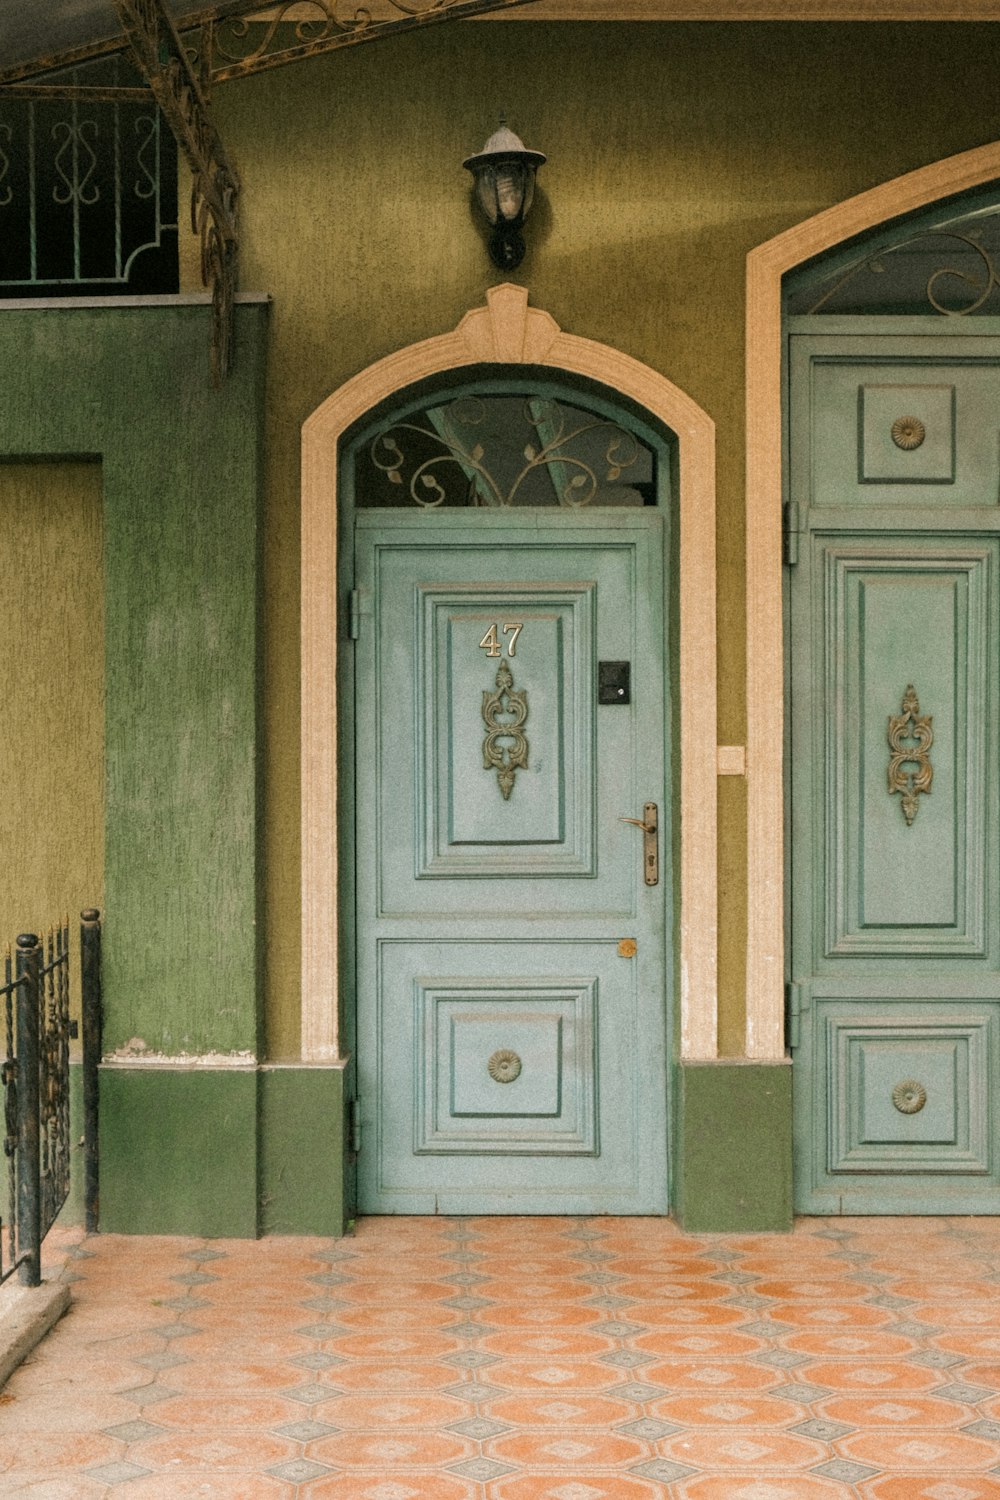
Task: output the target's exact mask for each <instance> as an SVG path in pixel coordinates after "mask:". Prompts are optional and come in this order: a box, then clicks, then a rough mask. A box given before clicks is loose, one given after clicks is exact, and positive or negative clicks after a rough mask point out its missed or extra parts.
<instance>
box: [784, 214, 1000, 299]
mask: <svg viewBox="0 0 1000 1500" xmlns="http://www.w3.org/2000/svg"><path fill="white" fill-rule="evenodd" d="M935 240H944V241H949V242H950V246H951V248H952V252H953V253H955V254H960V253H962V249H964V251H965V252H966V253H968V252H970V251H971V252H972V255H973V256H974V257H975V260H976V261H977V262H978V272H979V274H978V275H973V274H972V272H971V271H968V270H963V269H962V268H961V267H960V266H956V265H942V266H938V267H937V269H936V270H934V271H932V272H931V273H930V275H929V276H928V278H927V281H926V283H925V285H924V295H925V297H926V299H927V302H928V303H929V304H930V306H931V307H932V308H933V310H934V311H935V312H937V313H941V314H942V315H943V316H944V317H948V318H966V317H969V316H970V314H972V313H977V312H979V310H980V309H981V308H982V307H984V306H985V304H986V303H987V301H988V300H989V298H990V296H991V294H992V293H993V290H994V288H996V287H998V286H1000V274H998V272H997V266H996V261H995V258H994V255H993V254H992V253H991V251H990V250H989V249H988V248H987V247H986V246H985V245H984V244H982V243H981V242H980V240H979V239H978V238H977V237H976V235H975V234H974V233H970V234H963V233H961V231H960V230H959V229H958V228H957V227H956V228H947V227H945V226H941V227H938V228H933V229H924V230H922V231H921V232H920V233H919V234H915V235H912V236H911V237H910V238H908V239H904V240H900V241H898V242H897V243H896V244H893V245H886V246H885V247H884V248H883V249H882V250H880V251H879V252H878V253H877V254H875V255H865V256H862V257H861V258H860V259H859V260H856V261H854V262H853V263H852V264H851V265H850V266H848V267H847V269H846V270H845V271H843V272H842V274H841V275H840V276H838V277H837V279H836V280H835V281H834V282H833V284H832V285H830V286H828V287H827V288H826V289H825V290H824V291H823V292H822V294H821V295H820V296H819V297H818V298H816V299H815V300H814V301H812V302H811V303H810V305H809V306H808V307H807V308H805V309H804V311H806V312H808V313H810V314H812V313H818V312H822V311H824V309H825V308H826V305H827V303H829V302H831V301H833V300H834V299H835V298H836V297H837V294H838V293H839V292H841V291H842V290H843V289H844V288H845V287H847V286H849V285H850V283H851V282H853V281H856V279H857V278H859V277H861V276H863V275H864V274H865V272H868V273H870V274H872V275H875V276H882V275H885V274H886V271H887V269H888V267H887V265H886V264H885V262H886V261H887V260H890V259H891V257H892V256H894V255H896V254H898V253H899V252H904V253H905V252H910V251H912V250H913V249H914V247H915V246H918V245H920V244H922V243H925V242H928V241H935ZM944 258H945V257H944V252H942V259H944ZM949 282H950V283H951V284H952V285H953V286H954V284H955V283H958V295H959V296H960V297H961V298H964V299H965V301H964V305H962V304H961V303H959V304H958V305H954V306H949V305H948V304H947V303H946V302H944V301H943V300H942V299H943V295H944V291H943V288H944V286H945V285H947V284H948V283H949ZM835 311H838V312H843V311H844V308H843V307H840V306H838V307H837V308H836V309H835Z"/></svg>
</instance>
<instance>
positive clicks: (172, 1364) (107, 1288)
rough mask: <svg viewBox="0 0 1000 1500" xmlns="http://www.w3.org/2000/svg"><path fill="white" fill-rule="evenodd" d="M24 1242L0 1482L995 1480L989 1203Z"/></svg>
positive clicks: (480, 1487)
mask: <svg viewBox="0 0 1000 1500" xmlns="http://www.w3.org/2000/svg"><path fill="white" fill-rule="evenodd" d="M50 1241H51V1243H50V1245H49V1248H48V1255H49V1263H50V1272H49V1274H50V1275H52V1276H56V1275H60V1274H61V1275H62V1276H64V1277H66V1278H67V1279H69V1280H70V1281H71V1282H72V1284H73V1298H74V1302H73V1307H72V1310H71V1311H70V1312H69V1313H68V1314H67V1316H66V1317H65V1318H64V1319H63V1321H62V1322H61V1323H60V1324H59V1325H58V1326H57V1327H56V1328H55V1329H54V1330H53V1332H52V1333H51V1334H50V1335H49V1336H48V1338H47V1339H46V1340H45V1341H44V1343H43V1344H42V1345H40V1347H39V1348H38V1349H37V1350H36V1351H35V1353H34V1355H33V1356H32V1357H31V1359H30V1360H29V1362H28V1363H27V1364H26V1365H24V1366H23V1367H22V1368H21V1369H20V1370H19V1371H18V1372H17V1373H16V1374H15V1375H14V1376H13V1377H12V1379H11V1380H10V1382H9V1384H8V1386H7V1388H6V1390H5V1391H4V1392H3V1394H2V1395H0V1496H3V1497H4V1500H6V1497H13V1496H24V1497H32V1500H107V1497H122V1500H150V1497H157V1500H161V1497H163V1500H194V1497H199V1500H200V1497H211V1500H647V1497H649V1500H653V1497H658V1500H664V1497H667V1500H827V1497H831V1500H832V1497H834V1496H857V1497H859V1500H987V1497H1000V1258H998V1252H1000V1220H997V1219H943V1218H938V1219H882V1220H873V1219H828V1220H821V1219H807V1220H800V1221H799V1222H798V1223H797V1225H796V1228H795V1232H794V1234H792V1235H697V1236H696V1235H687V1234H683V1233H682V1232H681V1231H680V1230H678V1229H677V1228H676V1226H675V1225H673V1224H672V1223H671V1222H670V1221H668V1220H659V1219H430V1218H410V1219H366V1220H362V1221H361V1222H360V1224H359V1225H358V1228H357V1231H356V1233H355V1234H354V1235H353V1236H351V1237H349V1238H347V1239H344V1240H335V1241H329V1240H309V1239H272V1240H264V1241H261V1242H258V1243H249V1242H246V1241H237V1240H222V1241H205V1240H194V1239H164V1238H155V1239H153V1238H150V1239H138V1238H134V1239H133V1238H124V1237H120V1236H115V1235H106V1236H94V1237H91V1238H87V1239H84V1238H83V1237H82V1235H81V1233H80V1232H79V1231H59V1230H57V1231H55V1232H54V1233H53V1235H52V1236H50Z"/></svg>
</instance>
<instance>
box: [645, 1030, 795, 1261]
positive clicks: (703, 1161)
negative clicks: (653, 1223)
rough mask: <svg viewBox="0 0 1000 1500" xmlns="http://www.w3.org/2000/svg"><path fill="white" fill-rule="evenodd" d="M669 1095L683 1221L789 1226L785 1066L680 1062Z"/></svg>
mask: <svg viewBox="0 0 1000 1500" xmlns="http://www.w3.org/2000/svg"><path fill="white" fill-rule="evenodd" d="M674 1097H675V1099H676V1114H675V1154H674V1178H673V1180H674V1212H675V1215H676V1217H677V1219H678V1222H679V1223H680V1225H681V1227H682V1228H683V1229H687V1230H690V1231H692V1232H694V1233H726V1232H733V1233H736V1232H744V1231H754V1230H768V1229H775V1230H789V1229H791V1227H792V1070H791V1067H790V1066H789V1065H788V1064H787V1063H784V1062H780V1063H747V1062H739V1061H736V1060H725V1059H724V1060H722V1061H719V1062H708V1063H680V1064H678V1067H677V1074H676V1088H675V1094H674Z"/></svg>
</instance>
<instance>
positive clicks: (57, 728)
mask: <svg viewBox="0 0 1000 1500" xmlns="http://www.w3.org/2000/svg"><path fill="white" fill-rule="evenodd" d="M0 536H2V538H3V545H2V547H0V560H2V561H0V576H2V589H3V634H2V640H3V645H2V649H0V663H2V666H0V681H2V683H3V709H4V715H5V719H6V723H7V725H8V726H20V727H19V728H18V729H16V730H15V732H9V731H8V732H7V733H4V734H3V735H0V788H2V789H3V795H2V796H0V850H4V851H6V852H5V856H4V858H3V859H2V860H0V948H3V947H5V946H6V944H7V943H11V942H13V940H14V937H15V936H16V934H17V933H19V932H26V931H29V930H30V931H36V932H37V931H42V930H44V929H45V928H46V927H47V926H48V925H50V924H52V923H54V922H56V921H58V920H59V919H60V918H61V917H62V916H64V915H65V914H66V913H69V914H70V916H71V918H72V927H73V931H74V932H75V930H76V917H77V916H78V914H79V912H80V910H81V908H82V907H84V906H97V907H102V906H103V905H104V581H103V564H102V526H101V466H100V464H99V463H53V462H44V463H17V462H14V463H11V462H7V463H5V462H2V461H0ZM29 829H30V832H28V830H29ZM15 850H16V855H12V852H11V851H15ZM71 951H72V954H73V958H74V971H75V959H76V944H75V942H74V943H73V945H72V950H71ZM78 992H79V991H78V985H77V984H76V982H75V980H74V983H73V984H72V993H73V995H74V996H75V995H76V994H78Z"/></svg>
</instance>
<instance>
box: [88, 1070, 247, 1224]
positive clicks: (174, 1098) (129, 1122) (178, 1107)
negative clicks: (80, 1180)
mask: <svg viewBox="0 0 1000 1500" xmlns="http://www.w3.org/2000/svg"><path fill="white" fill-rule="evenodd" d="M100 1113H101V1220H100V1223H101V1229H102V1230H104V1231H105V1232H106V1233H109V1234H195V1235H205V1236H207V1237H231V1238H241V1239H252V1238H253V1236H254V1235H255V1234H256V1232H257V1149H256V1141H257V1128H256V1126H257V1075H256V1070H255V1069H253V1068H229V1069H221V1068H190V1069H182V1068H170V1067H146V1068H117V1067H110V1068H102V1070H101V1105H100ZM145 1121H152V1122H155V1128H152V1129H143V1128H142V1122H145Z"/></svg>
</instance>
